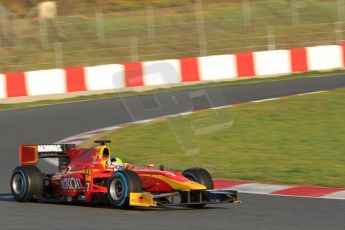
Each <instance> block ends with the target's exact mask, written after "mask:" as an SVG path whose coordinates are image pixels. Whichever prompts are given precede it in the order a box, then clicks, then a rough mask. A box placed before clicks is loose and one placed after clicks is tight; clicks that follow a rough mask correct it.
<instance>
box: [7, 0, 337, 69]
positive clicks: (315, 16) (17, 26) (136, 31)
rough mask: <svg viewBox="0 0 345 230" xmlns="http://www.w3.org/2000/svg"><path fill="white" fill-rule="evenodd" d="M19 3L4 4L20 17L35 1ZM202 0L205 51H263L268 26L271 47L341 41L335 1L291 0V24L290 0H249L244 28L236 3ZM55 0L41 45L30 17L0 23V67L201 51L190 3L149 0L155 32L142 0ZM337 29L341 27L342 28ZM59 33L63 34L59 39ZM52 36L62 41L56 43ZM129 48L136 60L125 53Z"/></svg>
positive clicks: (71, 63) (150, 57)
mask: <svg viewBox="0 0 345 230" xmlns="http://www.w3.org/2000/svg"><path fill="white" fill-rule="evenodd" d="M23 2H25V1H7V2H6V4H7V6H8V7H10V9H12V10H13V11H15V12H17V13H18V14H21V15H25V12H26V11H28V10H29V9H30V7H33V6H34V5H35V2H37V1H35V0H32V1H26V2H30V3H27V4H26V5H25V4H24V3H23ZM203 2H204V13H203V16H204V24H205V25H204V28H205V37H206V40H207V52H206V54H207V55H217V54H228V53H234V52H245V51H260V50H267V28H268V27H272V28H273V30H274V32H275V41H276V48H277V49H287V48H292V47H305V46H314V45H325V44H335V43H336V42H341V41H340V40H341V38H340V40H339V39H338V41H336V36H335V29H334V28H335V25H334V23H335V21H337V20H338V19H337V7H336V6H337V5H336V1H334V0H332V1H331V0H326V1H324V0H323V1H322V0H303V1H298V2H299V6H300V9H299V15H300V20H299V24H297V25H292V19H291V5H290V1H287V0H280V1H273V0H265V1H258V0H251V1H250V2H251V12H252V14H251V19H252V20H251V26H250V27H248V28H246V27H245V24H244V17H243V9H242V1H228V0H217V1H203ZM58 4H60V5H59V6H60V8H59V9H60V15H62V16H61V17H59V18H58V19H57V20H55V22H54V23H53V22H48V44H47V47H43V46H42V39H41V31H40V24H39V21H38V20H37V19H32V18H23V19H18V20H13V21H8V23H0V29H2V31H7V32H6V34H5V35H3V37H2V40H1V49H0V63H1V64H0V72H6V71H27V70H37V69H49V68H60V67H64V66H92V65H98V64H111V63H123V62H129V61H135V60H139V61H147V60H159V59H170V58H180V57H195V56H200V55H201V52H200V44H199V33H198V28H197V26H196V24H197V22H196V14H195V5H194V4H193V3H192V1H172V0H155V1H153V8H154V16H155V36H154V37H152V36H151V35H150V32H149V31H148V29H147V17H146V12H145V5H144V4H143V3H142V2H141V1H128V0H123V1H115V0H106V1H63V2H62V1H58ZM95 8H99V9H101V10H102V11H103V12H104V20H103V22H104V40H102V39H99V37H98V36H97V29H96V25H97V23H96V16H95ZM320 23H324V24H320ZM101 24H102V23H101ZM4 25H6V26H5V27H6V28H4V29H3V28H2V27H3V26H4ZM338 29H339V31H343V32H344V28H343V26H340V28H338ZM59 33H63V34H64V35H65V38H64V39H61V38H59V36H57V34H59ZM135 39H137V42H135ZM57 42H61V49H60V48H59V46H56V43H57ZM133 47H136V48H133ZM135 49H137V58H136V55H134V54H135V52H132V51H133V50H135ZM56 53H61V54H58V55H56ZM60 56H61V57H62V60H60V58H59V57H60Z"/></svg>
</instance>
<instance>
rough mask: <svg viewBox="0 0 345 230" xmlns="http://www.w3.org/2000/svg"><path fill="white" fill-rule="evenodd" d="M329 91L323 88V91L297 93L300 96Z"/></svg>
mask: <svg viewBox="0 0 345 230" xmlns="http://www.w3.org/2000/svg"><path fill="white" fill-rule="evenodd" d="M325 92H327V91H326V90H323V91H316V92H309V93H300V94H297V95H298V96H304V95H312V94H319V93H325Z"/></svg>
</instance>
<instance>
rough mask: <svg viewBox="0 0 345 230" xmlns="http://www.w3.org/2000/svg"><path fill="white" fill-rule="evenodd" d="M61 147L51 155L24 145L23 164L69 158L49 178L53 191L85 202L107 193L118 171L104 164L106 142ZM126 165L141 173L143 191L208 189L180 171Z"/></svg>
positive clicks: (106, 149)
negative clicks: (85, 146) (55, 158)
mask: <svg viewBox="0 0 345 230" xmlns="http://www.w3.org/2000/svg"><path fill="white" fill-rule="evenodd" d="M46 146H48V145H46ZM61 146H62V148H63V151H62V152H61V153H59V154H60V155H53V154H50V155H49V153H48V154H47V153H40V152H39V151H40V148H41V149H42V147H39V146H38V145H21V147H20V165H35V164H36V163H37V159H38V158H47V157H56V156H58V157H61V158H67V159H68V162H69V163H68V164H66V165H65V166H66V167H64V168H63V169H61V168H60V167H59V168H60V171H59V172H58V173H56V174H55V175H53V176H52V178H51V180H50V183H51V188H52V190H53V192H54V194H56V195H57V196H60V197H71V198H75V197H77V198H78V197H80V199H82V200H84V201H85V202H92V201H94V198H95V196H97V195H102V194H103V195H104V194H106V193H107V184H108V183H107V182H108V179H109V177H110V176H111V175H112V174H113V173H114V171H116V169H115V168H114V167H113V166H109V165H107V164H106V163H105V161H106V160H107V159H108V158H109V156H108V155H107V157H104V156H103V155H104V154H105V152H106V151H108V152H109V149H108V147H107V146H105V145H104V146H98V147H95V148H75V147H73V146H72V145H61ZM66 146H67V147H68V148H67V150H66ZM71 146H72V147H71ZM43 150H44V149H43ZM123 167H127V168H129V169H131V170H133V171H135V172H136V173H137V174H138V175H139V177H140V179H141V181H142V187H143V190H144V191H146V192H160V193H169V192H174V191H176V190H180V191H188V190H191V189H205V187H204V186H203V185H200V184H198V183H195V182H193V181H190V180H188V179H187V178H185V177H184V176H183V175H182V174H180V173H177V172H171V171H162V170H155V169H151V168H148V169H138V168H136V167H135V166H134V165H131V164H123ZM122 169H123V168H122Z"/></svg>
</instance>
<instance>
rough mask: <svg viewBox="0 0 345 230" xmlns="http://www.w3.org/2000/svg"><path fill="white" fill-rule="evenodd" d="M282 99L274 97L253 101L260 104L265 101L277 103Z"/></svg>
mask: <svg viewBox="0 0 345 230" xmlns="http://www.w3.org/2000/svg"><path fill="white" fill-rule="evenodd" d="M279 99H281V98H280V97H273V98H268V99H263V100H256V101H252V102H253V103H260V102H265V101H275V100H279Z"/></svg>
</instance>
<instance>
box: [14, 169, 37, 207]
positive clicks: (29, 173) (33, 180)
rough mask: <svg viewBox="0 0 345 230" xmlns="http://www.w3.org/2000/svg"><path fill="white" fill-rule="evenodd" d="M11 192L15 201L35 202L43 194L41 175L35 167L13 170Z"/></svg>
mask: <svg viewBox="0 0 345 230" xmlns="http://www.w3.org/2000/svg"><path fill="white" fill-rule="evenodd" d="M11 191H12V195H13V198H14V199H15V200H16V201H19V202H29V201H37V200H38V199H40V198H41V197H42V193H43V174H42V173H41V171H40V170H39V169H38V168H37V167H36V166H31V165H27V166H19V167H17V168H15V169H14V170H13V172H12V177H11Z"/></svg>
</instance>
